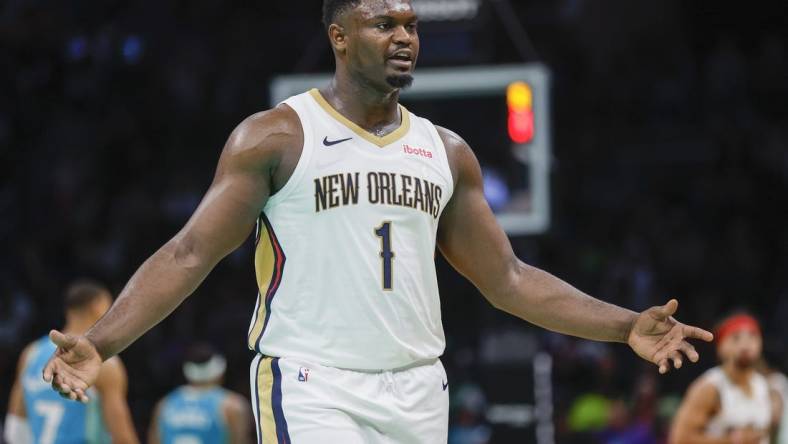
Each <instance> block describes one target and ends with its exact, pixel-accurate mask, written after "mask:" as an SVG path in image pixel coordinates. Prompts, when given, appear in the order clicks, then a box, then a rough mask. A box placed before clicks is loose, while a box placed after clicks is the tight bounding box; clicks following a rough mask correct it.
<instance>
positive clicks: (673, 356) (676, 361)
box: [668, 350, 684, 369]
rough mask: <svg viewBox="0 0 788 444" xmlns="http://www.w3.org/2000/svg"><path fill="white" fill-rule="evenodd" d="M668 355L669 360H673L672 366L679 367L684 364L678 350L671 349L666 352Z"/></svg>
mask: <svg viewBox="0 0 788 444" xmlns="http://www.w3.org/2000/svg"><path fill="white" fill-rule="evenodd" d="M668 357H669V358H670V360H671V361H673V367H675V368H677V369H679V368H681V366H682V365H683V364H684V358H682V357H681V353H679V352H678V350H673V351H672V352H670V353H669V354H668Z"/></svg>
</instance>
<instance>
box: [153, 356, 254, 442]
mask: <svg viewBox="0 0 788 444" xmlns="http://www.w3.org/2000/svg"><path fill="white" fill-rule="evenodd" d="M226 368H227V362H226V361H225V359H224V357H223V356H221V355H219V354H218V353H216V352H215V351H214V350H213V348H212V347H211V346H210V345H208V344H195V345H192V346H191V347H190V349H189V350H188V351H187V356H186V359H185V360H184V363H183V375H184V376H185V377H186V380H187V381H188V384H186V385H183V386H181V387H178V388H176V389H175V390H173V391H171V392H170V393H169V394H167V395H166V396H165V397H164V398H162V399H161V400H160V401H159V403H158V404H157V405H156V410H155V412H154V415H153V420H152V421H151V425H150V429H149V430H148V443H149V444H223V443H233V444H247V443H249V442H251V438H252V435H251V424H252V418H251V404H250V402H249V401H248V400H246V399H245V398H244V397H242V396H241V395H239V394H237V393H234V392H232V391H230V390H225V389H223V388H222V386H221V383H222V379H223V377H224V371H225V369H226Z"/></svg>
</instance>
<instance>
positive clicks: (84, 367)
mask: <svg viewBox="0 0 788 444" xmlns="http://www.w3.org/2000/svg"><path fill="white" fill-rule="evenodd" d="M49 338H50V339H51V340H52V342H54V343H55V345H57V350H55V353H54V354H53V355H52V357H51V358H49V362H47V365H46V366H45V367H44V373H43V376H44V381H46V382H49V383H51V384H52V388H53V389H55V390H56V391H57V392H58V393H60V395H61V396H63V397H65V398H69V399H71V400H74V401H80V402H88V396H87V389H88V387H90V386H91V385H93V384H94V383H95V382H96V378H97V377H98V374H99V370H100V369H101V363H102V360H101V356H100V355H99V354H98V351H96V347H94V346H93V344H92V343H91V342H90V341H88V340H87V339H86V338H85V337H84V336H74V335H66V334H63V333H61V332H59V331H57V330H52V331H51V332H49Z"/></svg>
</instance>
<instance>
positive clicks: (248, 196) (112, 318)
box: [44, 105, 303, 401]
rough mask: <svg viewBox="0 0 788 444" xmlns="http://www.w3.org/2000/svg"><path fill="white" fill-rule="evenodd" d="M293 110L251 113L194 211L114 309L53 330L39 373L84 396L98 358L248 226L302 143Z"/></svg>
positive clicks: (117, 347) (151, 319) (146, 324)
mask: <svg viewBox="0 0 788 444" xmlns="http://www.w3.org/2000/svg"><path fill="white" fill-rule="evenodd" d="M302 141H303V134H302V130H301V126H300V123H299V120H298V116H297V115H296V114H295V112H294V111H293V110H292V109H290V108H289V107H287V106H285V105H282V106H280V107H277V108H276V109H273V110H271V111H267V112H264V113H260V114H256V115H254V116H251V117H249V118H248V119H246V120H245V121H244V122H243V123H241V124H240V125H239V126H238V127H237V128H236V129H235V131H233V133H232V135H231V136H230V138H229V140H228V141H227V144H226V145H225V147H224V150H223V152H222V155H221V158H220V159H219V165H218V167H217V170H216V174H215V176H214V180H213V183H212V184H211V186H210V188H209V189H208V191H207V193H206V194H205V196H204V197H203V199H202V202H201V203H200V205H199V207H198V208H197V210H195V212H194V214H193V215H192V217H191V218H190V219H189V221H188V222H187V223H186V225H185V226H184V227H183V229H182V230H181V231H180V232H178V233H177V234H176V235H175V237H173V238H172V239H171V240H170V241H169V242H167V243H166V244H165V245H164V246H163V247H161V249H159V251H157V252H156V253H154V254H153V256H151V257H150V258H149V259H148V260H146V261H145V263H143V264H142V266H141V267H140V268H139V269H138V270H137V272H136V273H135V274H134V276H133V277H132V278H131V279H130V280H129V282H128V283H127V284H126V287H125V288H124V289H123V291H122V292H121V293H120V296H119V297H118V298H117V300H116V301H115V303H114V304H113V305H112V308H110V310H109V311H108V312H107V313H106V314H105V315H104V316H103V317H102V318H101V319H100V320H99V321H98V322H96V324H95V325H94V326H93V327H92V328H91V329H90V331H88V332H87V333H86V334H85V336H84V337H81V336H80V337H73V336H69V335H62V334H59V333H57V332H53V334H52V336H53V340H54V341H55V343H56V344H57V345H58V350H57V352H56V353H55V355H54V356H53V357H52V359H51V360H50V361H49V363H48V364H47V366H46V367H45V369H44V379H45V380H46V381H47V382H52V384H53V387H54V388H55V389H56V390H58V391H60V392H61V393H62V394H64V395H65V396H69V397H71V399H79V400H81V401H86V400H87V397H86V396H85V393H84V391H85V389H87V387H88V386H90V385H92V384H93V383H95V380H96V377H97V375H98V368H99V367H100V364H101V361H102V360H106V359H108V358H109V357H111V356H114V355H115V354H117V353H119V352H120V351H121V350H123V349H125V348H126V347H127V346H128V345H129V344H131V343H132V342H133V341H134V340H136V339H137V338H138V337H139V336H140V335H142V334H143V333H145V332H146V331H147V330H148V329H150V328H151V327H153V326H154V325H156V324H157V323H159V322H160V321H161V320H162V319H164V317H166V316H167V315H168V314H170V313H171V312H172V311H173V310H174V309H175V307H177V306H178V305H179V304H180V303H181V302H182V301H183V300H184V299H185V298H186V297H187V296H188V295H190V294H191V293H192V292H193V291H194V290H195V289H196V288H197V286H198V285H199V284H200V283H201V282H202V280H203V279H204V278H205V277H206V275H207V274H208V273H209V272H210V270H211V269H213V267H214V266H215V265H216V264H217V262H219V260H221V259H222V258H223V257H225V256H226V255H227V254H228V253H230V252H231V251H233V250H234V249H235V248H237V247H238V246H239V245H240V244H241V243H242V242H243V241H244V240H245V239H246V238H247V237H248V236H249V233H250V232H251V231H252V229H253V227H254V225H255V222H256V220H257V218H258V216H259V215H260V212H261V210H262V208H263V206H264V205H265V203H266V201H267V199H268V196H269V194H270V192H271V178H272V175H273V174H275V171H276V168H277V167H278V166H279V162H280V161H281V159H282V154H283V153H284V152H285V151H286V150H288V149H291V150H292V149H300V144H301V143H302Z"/></svg>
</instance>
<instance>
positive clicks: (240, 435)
mask: <svg viewBox="0 0 788 444" xmlns="http://www.w3.org/2000/svg"><path fill="white" fill-rule="evenodd" d="M222 412H223V413H224V417H225V419H226V420H227V428H228V430H229V432H230V443H232V444H249V443H251V439H250V438H251V431H252V428H251V425H252V411H251V404H250V403H249V401H248V400H246V399H245V398H244V397H242V396H240V395H236V394H231V395H230V396H228V397H227V399H226V400H225V401H224V404H223V405H222Z"/></svg>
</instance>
